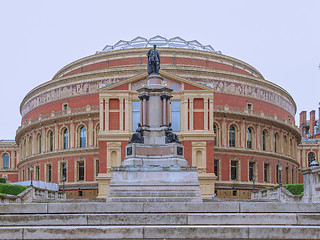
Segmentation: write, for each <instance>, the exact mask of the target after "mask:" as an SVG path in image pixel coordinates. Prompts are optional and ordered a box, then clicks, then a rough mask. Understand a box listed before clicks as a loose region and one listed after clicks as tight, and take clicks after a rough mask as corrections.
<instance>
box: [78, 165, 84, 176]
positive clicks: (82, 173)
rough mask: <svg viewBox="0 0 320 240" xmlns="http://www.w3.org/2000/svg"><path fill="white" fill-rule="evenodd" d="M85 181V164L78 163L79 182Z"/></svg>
mask: <svg viewBox="0 0 320 240" xmlns="http://www.w3.org/2000/svg"><path fill="white" fill-rule="evenodd" d="M83 180H84V162H78V181H83Z"/></svg>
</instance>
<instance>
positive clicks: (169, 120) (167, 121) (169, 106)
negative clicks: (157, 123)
mask: <svg viewBox="0 0 320 240" xmlns="http://www.w3.org/2000/svg"><path fill="white" fill-rule="evenodd" d="M170 98H171V96H167V119H166V125H167V126H168V125H169V123H170V122H171V104H170Z"/></svg>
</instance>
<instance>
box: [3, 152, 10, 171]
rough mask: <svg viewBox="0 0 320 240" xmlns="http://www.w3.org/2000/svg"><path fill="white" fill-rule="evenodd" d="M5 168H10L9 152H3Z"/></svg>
mask: <svg viewBox="0 0 320 240" xmlns="http://www.w3.org/2000/svg"><path fill="white" fill-rule="evenodd" d="M3 168H4V169H8V168H9V154H8V153H5V154H3Z"/></svg>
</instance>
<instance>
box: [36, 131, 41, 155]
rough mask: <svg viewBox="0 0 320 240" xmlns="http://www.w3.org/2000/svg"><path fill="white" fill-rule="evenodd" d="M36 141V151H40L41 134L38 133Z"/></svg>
mask: <svg viewBox="0 0 320 240" xmlns="http://www.w3.org/2000/svg"><path fill="white" fill-rule="evenodd" d="M37 141H38V153H41V134H38V137H37Z"/></svg>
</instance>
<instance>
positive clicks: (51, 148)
mask: <svg viewBox="0 0 320 240" xmlns="http://www.w3.org/2000/svg"><path fill="white" fill-rule="evenodd" d="M48 137H49V141H48V142H49V146H48V147H49V149H48V150H49V151H50V152H52V151H53V132H52V131H50V132H49V134H48Z"/></svg>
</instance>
